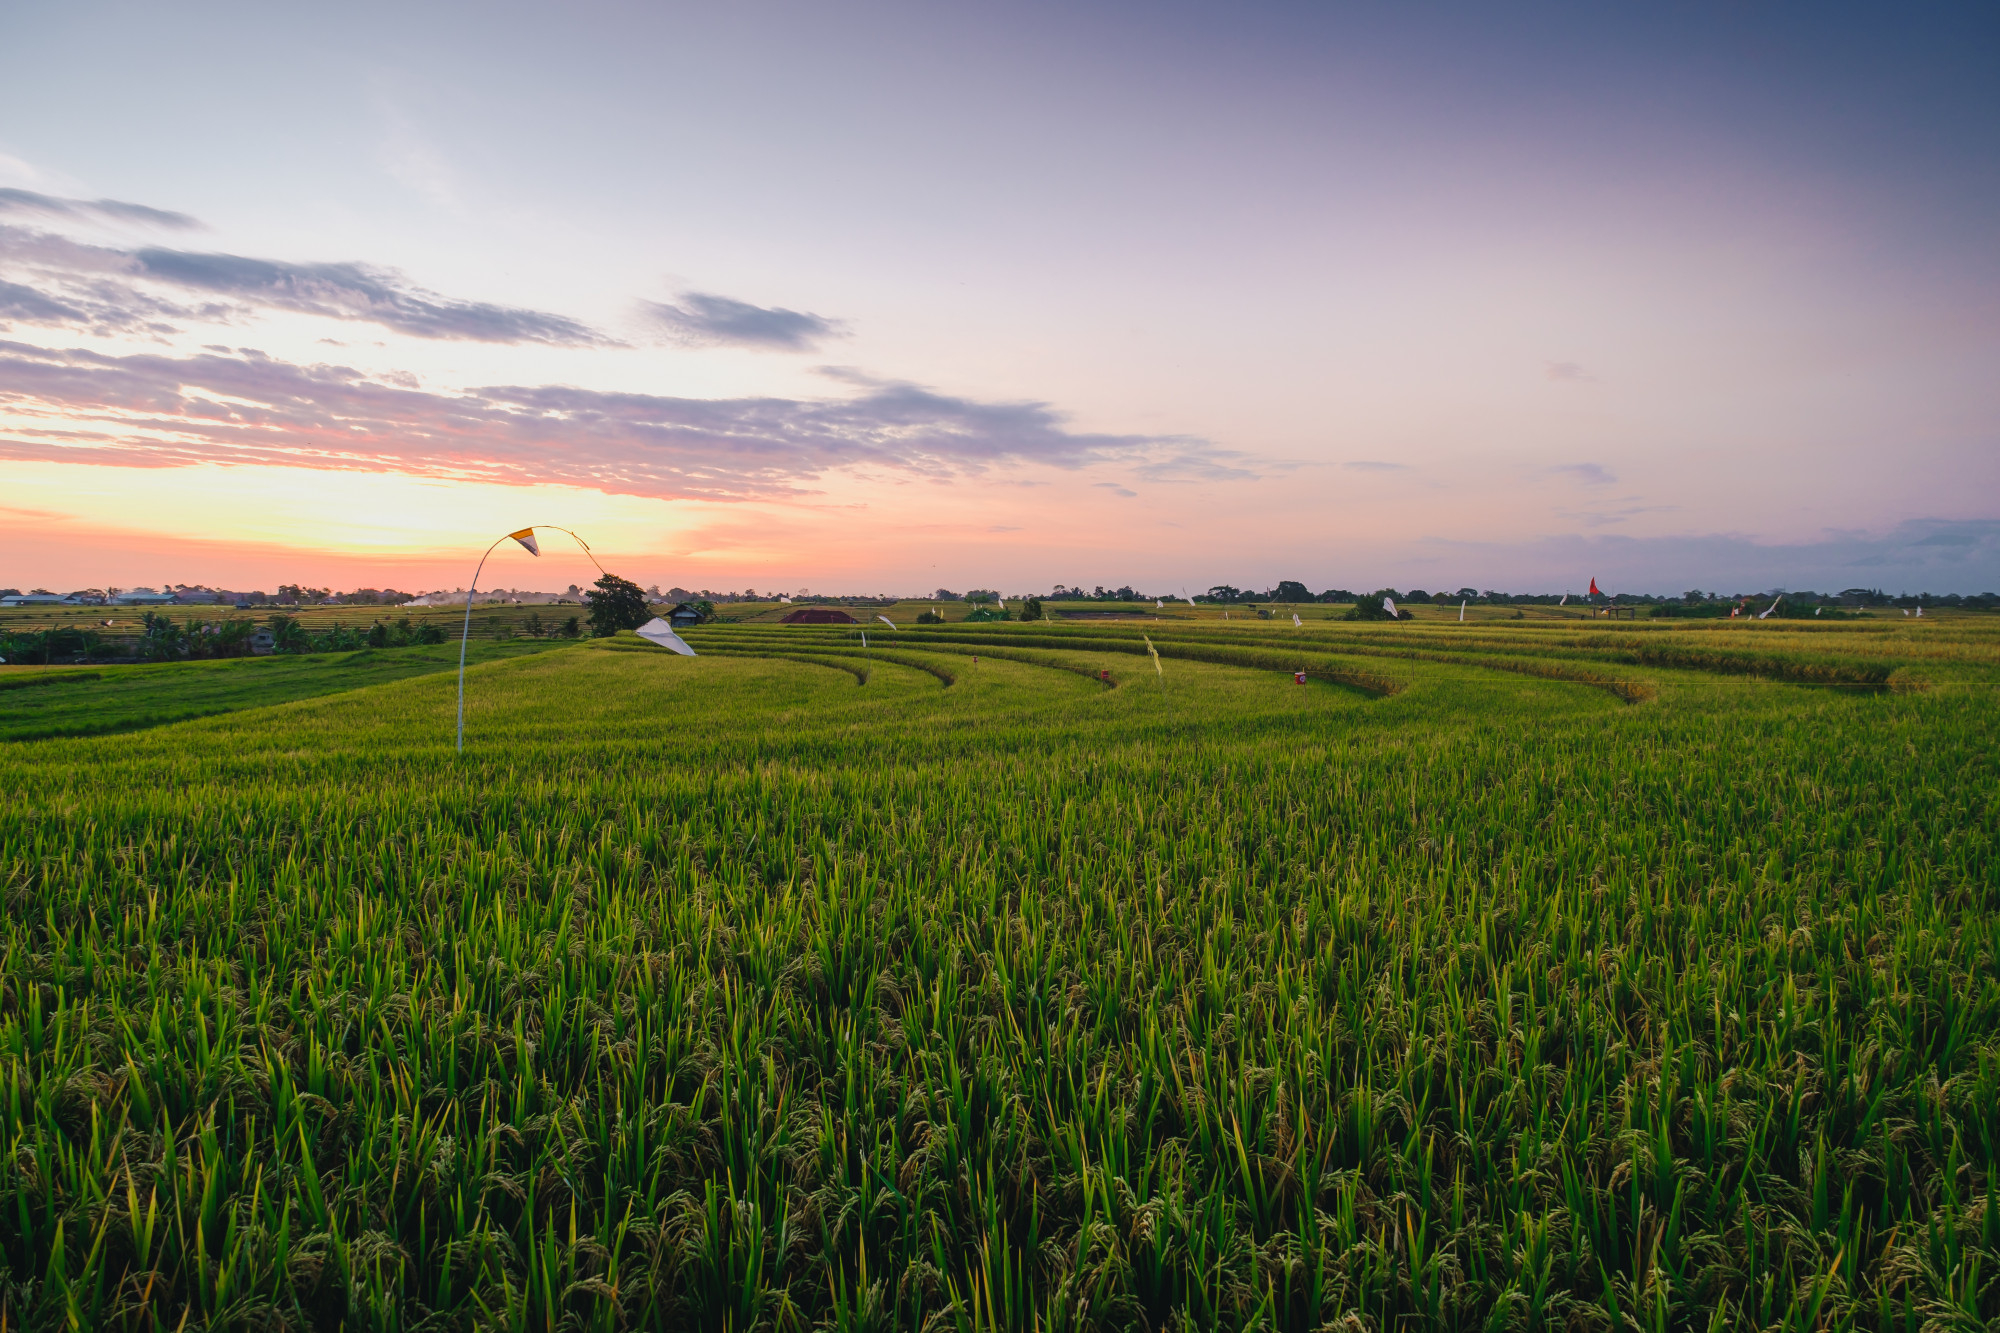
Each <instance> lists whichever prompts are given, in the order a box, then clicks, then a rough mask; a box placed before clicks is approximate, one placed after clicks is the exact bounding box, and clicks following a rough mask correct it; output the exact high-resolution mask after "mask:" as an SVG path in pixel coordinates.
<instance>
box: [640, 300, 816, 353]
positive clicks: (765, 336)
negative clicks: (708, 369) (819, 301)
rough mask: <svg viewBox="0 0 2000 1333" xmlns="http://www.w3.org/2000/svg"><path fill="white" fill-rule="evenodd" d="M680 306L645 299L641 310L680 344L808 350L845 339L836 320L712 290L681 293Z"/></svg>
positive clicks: (788, 350)
mask: <svg viewBox="0 0 2000 1333" xmlns="http://www.w3.org/2000/svg"><path fill="white" fill-rule="evenodd" d="M680 301H681V303H680V304H679V305H663V304H661V303H660V302H658V301H641V302H640V303H639V306H640V309H641V310H642V311H644V312H645V314H646V316H647V317H648V318H649V319H651V320H652V321H653V323H655V324H657V325H659V326H660V327H661V328H662V329H664V330H665V331H666V332H667V334H668V335H669V336H670V337H672V338H673V339H674V340H675V341H677V342H683V343H689V344H692V345H695V346H703V347H750V348H755V349H757V350H760V351H778V352H809V351H811V350H812V349H813V348H815V347H817V346H819V344H820V343H822V342H825V341H826V340H827V339H829V338H840V337H845V336H846V332H847V328H846V325H845V324H844V323H843V322H842V321H840V320H837V319H827V318H825V317H824V316H821V315H809V314H805V313H803V312H801V311H797V310H785V309H783V308H781V307H776V306H772V307H765V306H760V305H751V304H750V303H749V302H748V301H736V300H731V299H730V298H729V297H727V296H717V295H715V294H714V293H712V292H683V293H681V297H680Z"/></svg>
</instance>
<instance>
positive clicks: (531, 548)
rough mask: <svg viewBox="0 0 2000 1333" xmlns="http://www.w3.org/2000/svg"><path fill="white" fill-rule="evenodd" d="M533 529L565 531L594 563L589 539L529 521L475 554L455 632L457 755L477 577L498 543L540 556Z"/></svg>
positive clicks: (462, 749) (462, 734)
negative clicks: (516, 544) (461, 623)
mask: <svg viewBox="0 0 2000 1333" xmlns="http://www.w3.org/2000/svg"><path fill="white" fill-rule="evenodd" d="M536 528H547V529H548V530H549V531H551V532H569V535H570V536H571V537H572V538H574V539H575V541H576V544H577V545H578V546H581V547H582V548H583V553H584V554H585V555H588V556H590V563H591V564H593V565H597V557H596V556H595V555H591V551H590V543H589V542H587V541H585V540H584V539H583V538H581V537H578V536H577V535H576V534H575V533H574V532H570V530H569V529H568V528H559V527H557V526H556V525H555V524H553V523H533V524H530V525H529V526H527V527H525V528H522V529H521V530H520V531H518V532H510V533H508V534H507V535H506V536H504V537H495V538H494V539H493V546H489V547H487V548H486V551H485V554H484V555H481V556H480V557H479V564H478V565H477V566H476V567H474V569H473V571H472V586H471V587H469V588H467V589H466V590H465V625H464V627H463V628H462V629H461V630H460V631H459V635H458V752H459V753H460V754H464V753H465V644H466V640H468V639H470V638H471V637H472V595H473V594H474V593H476V592H478V591H479V576H480V574H481V573H482V572H484V571H485V569H486V557H487V556H490V555H492V554H493V548H494V547H496V546H498V545H499V544H500V543H501V542H504V541H516V542H519V543H521V547H522V549H523V550H525V551H527V553H528V554H529V555H532V556H535V557H537V558H539V557H540V556H541V554H542V547H541V543H539V542H537V541H536V540H535V529H536ZM597 572H598V573H600V574H602V573H604V566H603V565H597Z"/></svg>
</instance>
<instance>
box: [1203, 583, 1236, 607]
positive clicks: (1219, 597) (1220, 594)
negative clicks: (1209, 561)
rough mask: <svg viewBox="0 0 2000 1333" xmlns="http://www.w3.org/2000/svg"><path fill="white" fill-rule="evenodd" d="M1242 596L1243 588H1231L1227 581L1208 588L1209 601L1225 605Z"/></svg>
mask: <svg viewBox="0 0 2000 1333" xmlns="http://www.w3.org/2000/svg"><path fill="white" fill-rule="evenodd" d="M1242 596H1243V590H1242V589H1241V588H1232V587H1230V586H1229V585H1228V584H1227V583H1218V584H1216V585H1215V586H1214V587H1213V588H1210V589H1209V590H1208V600H1209V601H1211V602H1222V603H1224V604H1225V605H1226V604H1228V603H1230V602H1234V601H1238V600H1240V599H1241V598H1242Z"/></svg>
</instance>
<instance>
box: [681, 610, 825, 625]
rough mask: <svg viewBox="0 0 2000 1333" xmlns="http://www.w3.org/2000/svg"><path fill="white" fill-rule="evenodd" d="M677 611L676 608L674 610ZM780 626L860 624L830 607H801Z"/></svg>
mask: <svg viewBox="0 0 2000 1333" xmlns="http://www.w3.org/2000/svg"><path fill="white" fill-rule="evenodd" d="M676 609H678V608H676ZM778 623H779V624H780V625H858V624H860V623H861V622H860V621H858V620H856V619H855V618H854V617H853V616H850V615H848V614H847V612H845V611H840V610H836V609H835V608H833V607H831V606H802V607H800V608H799V609H798V610H796V611H794V612H792V613H791V614H790V615H788V616H786V617H785V618H784V619H783V620H780V621H779V622H778Z"/></svg>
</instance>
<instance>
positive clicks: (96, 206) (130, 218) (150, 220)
mask: <svg viewBox="0 0 2000 1333" xmlns="http://www.w3.org/2000/svg"><path fill="white" fill-rule="evenodd" d="M0 213H36V214H40V215H41V216H43V217H59V218H78V219H82V220H84V221H91V222H117V223H125V224H131V223H138V224H140V225H143V226H148V227H165V228H170V229H172V230H175V231H186V230H190V229H192V228H195V227H199V226H201V223H200V222H198V221H196V220H195V219H194V218H191V217H189V216H188V215H187V214H185V213H173V212H169V211H168V210H166V209H164V208H148V207H147V206H146V205H144V204H128V203H125V202H124V201H123V200H119V199H59V198H57V197H55V196H54V195H48V194H37V193H35V192H34V191H33V190H17V189H0Z"/></svg>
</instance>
